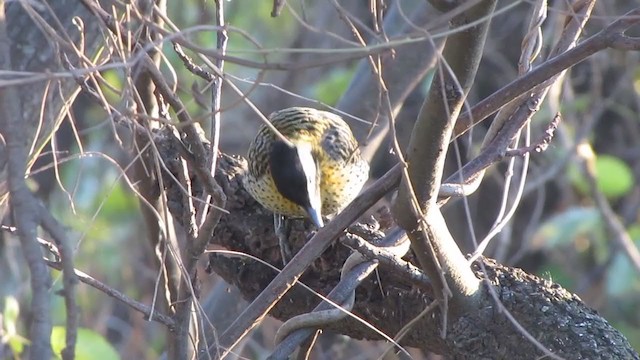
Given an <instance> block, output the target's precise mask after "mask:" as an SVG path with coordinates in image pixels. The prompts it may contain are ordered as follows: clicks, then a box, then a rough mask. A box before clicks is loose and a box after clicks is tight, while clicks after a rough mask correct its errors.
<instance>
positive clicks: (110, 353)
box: [51, 326, 120, 360]
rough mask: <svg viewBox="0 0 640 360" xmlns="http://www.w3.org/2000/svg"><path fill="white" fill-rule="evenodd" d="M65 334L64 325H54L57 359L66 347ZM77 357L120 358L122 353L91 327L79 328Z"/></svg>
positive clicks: (90, 359) (91, 359)
mask: <svg viewBox="0 0 640 360" xmlns="http://www.w3.org/2000/svg"><path fill="white" fill-rule="evenodd" d="M65 336H66V329H65V327H64V326H54V327H53V332H52V333H51V346H52V347H53V353H54V354H55V355H56V359H62V357H61V356H60V353H61V352H62V349H64V348H65V344H66V342H65ZM75 358H76V360H119V359H120V355H118V353H117V352H116V350H115V349H114V348H113V347H112V346H111V345H110V344H109V343H108V342H107V341H106V340H105V338H104V337H103V336H102V335H100V334H98V333H96V332H95V331H93V330H90V329H86V328H79V329H78V343H77V345H76V357H75Z"/></svg>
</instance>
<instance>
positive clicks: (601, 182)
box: [596, 155, 634, 198]
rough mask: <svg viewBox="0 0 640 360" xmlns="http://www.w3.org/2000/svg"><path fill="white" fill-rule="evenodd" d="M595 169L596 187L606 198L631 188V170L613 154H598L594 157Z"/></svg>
mask: <svg viewBox="0 0 640 360" xmlns="http://www.w3.org/2000/svg"><path fill="white" fill-rule="evenodd" d="M596 171H597V173H596V176H597V180H598V189H600V191H602V192H603V193H604V195H605V196H606V197H607V198H618V197H620V196H623V195H625V194H627V193H628V192H629V191H631V189H632V188H633V183H634V178H633V172H632V171H631V169H630V168H629V166H628V165H627V164H626V163H625V162H624V161H622V160H620V159H619V158H617V157H615V156H609V155H599V156H598V157H597V158H596Z"/></svg>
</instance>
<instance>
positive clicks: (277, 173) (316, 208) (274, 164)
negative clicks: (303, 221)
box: [269, 140, 324, 228]
mask: <svg viewBox="0 0 640 360" xmlns="http://www.w3.org/2000/svg"><path fill="white" fill-rule="evenodd" d="M269 167H270V169H271V176H272V178H273V182H274V183H275V185H276V188H277V189H278V191H279V192H280V194H282V196H284V197H285V198H287V199H289V200H291V201H292V202H294V203H295V204H298V205H300V206H301V207H302V208H303V209H304V210H305V211H306V213H307V214H308V215H309V218H310V219H311V221H313V223H314V224H315V225H316V226H317V227H318V228H321V227H323V226H324V223H323V221H322V213H321V210H322V197H321V195H320V172H319V171H318V164H317V162H316V160H315V159H314V157H313V153H312V147H311V145H310V144H309V143H306V142H297V143H286V142H284V141H281V140H277V141H275V142H274V143H273V144H272V147H271V153H270V154H269Z"/></svg>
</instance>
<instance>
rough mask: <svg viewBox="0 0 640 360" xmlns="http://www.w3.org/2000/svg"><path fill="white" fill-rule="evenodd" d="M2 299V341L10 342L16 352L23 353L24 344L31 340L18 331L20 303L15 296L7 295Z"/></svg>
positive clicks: (0, 332) (4, 342)
mask: <svg viewBox="0 0 640 360" xmlns="http://www.w3.org/2000/svg"><path fill="white" fill-rule="evenodd" d="M2 300H3V301H2V302H3V307H2V331H0V334H2V338H0V342H1V343H3V344H9V347H10V348H11V351H13V353H14V354H21V353H22V350H23V348H24V346H25V345H28V344H29V340H27V339H26V338H24V337H23V336H21V335H20V334H19V333H18V322H19V317H18V316H19V315H20V304H19V303H18V300H17V299H16V298H15V297H13V296H7V297H5V298H4V299H2Z"/></svg>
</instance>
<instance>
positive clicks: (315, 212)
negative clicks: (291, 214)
mask: <svg viewBox="0 0 640 360" xmlns="http://www.w3.org/2000/svg"><path fill="white" fill-rule="evenodd" d="M305 210H306V211H307V214H309V218H311V221H312V222H313V223H314V224H315V226H317V227H318V229H319V228H321V227H323V226H324V222H323V221H322V215H321V214H320V207H319V206H313V205H310V206H308V207H307V208H306V209H305Z"/></svg>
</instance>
